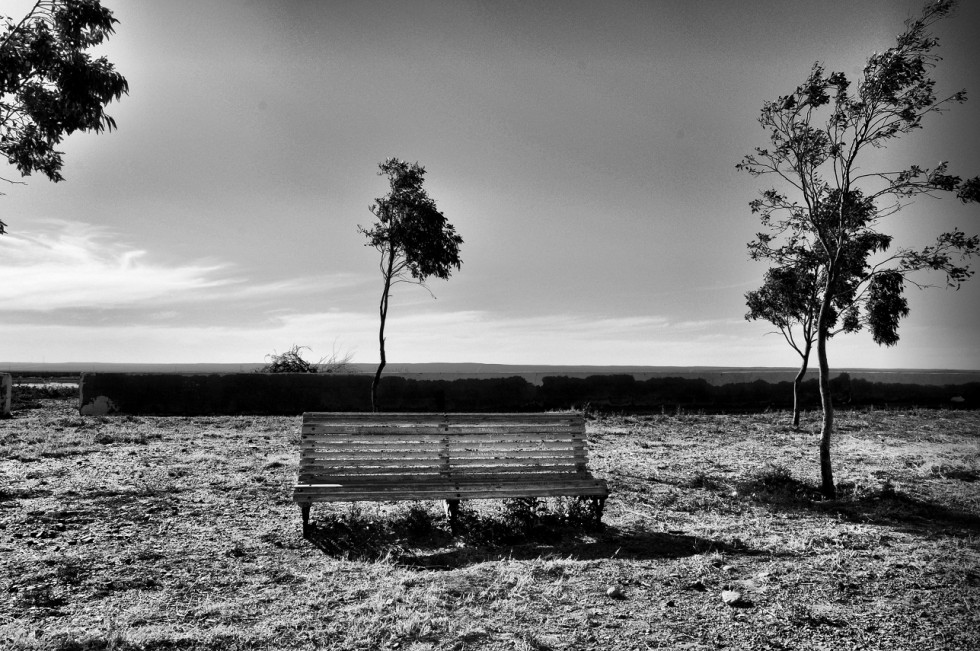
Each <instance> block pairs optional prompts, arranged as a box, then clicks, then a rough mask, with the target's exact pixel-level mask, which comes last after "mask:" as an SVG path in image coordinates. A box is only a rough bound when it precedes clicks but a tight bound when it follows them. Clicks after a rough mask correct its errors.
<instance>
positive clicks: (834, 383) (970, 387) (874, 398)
mask: <svg viewBox="0 0 980 651" xmlns="http://www.w3.org/2000/svg"><path fill="white" fill-rule="evenodd" d="M370 384H371V378H370V377H369V376H365V375H332V374H331V375H322V374H314V373H283V374H256V373H235V374H212V375H173V374H127V373H95V374H85V375H84V376H83V377H82V383H81V391H80V392H81V406H82V407H83V408H84V407H85V406H86V405H94V404H96V403H101V404H111V405H112V406H113V409H115V410H117V411H119V412H123V413H134V414H136V413H139V414H159V415H207V414H285V415H294V414H300V413H302V412H304V411H370ZM15 390H16V389H15ZM831 390H832V393H833V396H834V402H835V404H836V405H837V406H838V407H845V408H846V407H849V406H850V407H861V406H879V407H950V408H966V409H977V408H980V383H977V382H973V383H969V384H957V385H946V386H934V385H918V384H891V383H882V382H870V381H867V380H861V379H852V378H851V377H850V376H848V375H847V374H842V375H840V376H838V377H836V378H834V379H833V380H831ZM801 400H802V406H803V408H804V409H816V408H818V407H819V405H820V395H819V389H818V386H817V381H816V379H811V380H808V381H806V382H804V383H803V386H802V388H801ZM379 404H380V406H381V409H382V410H383V411H389V412H391V411H405V412H506V411H546V410H557V409H584V410H589V411H599V412H629V413H662V412H665V413H674V412H676V411H678V410H681V411H702V412H706V413H711V412H714V413H718V412H752V411H765V410H769V409H790V408H792V383H790V382H779V383H770V382H766V381H764V380H757V381H754V382H745V383H730V384H724V385H720V386H715V385H712V384H709V383H708V382H707V381H706V380H703V379H687V378H672V377H665V378H651V379H647V380H637V379H635V378H634V377H633V376H631V375H594V376H589V377H585V378H569V377H546V378H544V380H543V382H542V384H541V385H540V386H539V385H535V384H532V383H530V382H528V381H527V380H525V379H524V378H521V377H506V378H494V379H457V380H418V379H410V378H403V377H387V378H384V379H383V380H382V382H381V385H380V391H379Z"/></svg>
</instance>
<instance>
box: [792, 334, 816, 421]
mask: <svg viewBox="0 0 980 651" xmlns="http://www.w3.org/2000/svg"><path fill="white" fill-rule="evenodd" d="M812 345H813V344H811V343H810V342H807V344H806V349H805V350H804V351H803V364H801V365H800V372H799V373H797V374H796V377H795V378H794V379H793V427H794V428H799V426H800V385H801V384H803V376H804V375H806V367H807V365H808V364H809V363H810V347H811V346H812Z"/></svg>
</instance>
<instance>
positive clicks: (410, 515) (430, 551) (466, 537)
mask: <svg viewBox="0 0 980 651" xmlns="http://www.w3.org/2000/svg"><path fill="white" fill-rule="evenodd" d="M461 515H462V517H461V521H460V522H459V524H458V527H457V529H456V535H453V533H452V532H451V530H450V527H449V525H448V523H447V522H445V520H443V519H442V518H438V517H436V518H433V517H431V515H430V514H429V513H428V512H426V511H424V510H422V509H416V508H414V507H413V508H410V509H409V510H408V511H407V512H403V513H396V514H391V515H389V516H387V517H382V518H367V517H364V516H363V514H361V513H360V512H359V511H356V510H353V509H352V510H351V511H349V512H347V513H345V514H337V513H330V514H327V515H326V516H325V517H321V518H319V519H318V520H317V521H315V522H313V523H312V524H311V526H310V527H309V529H308V530H307V532H306V534H305V539H306V540H307V541H308V542H310V543H311V544H313V545H314V546H315V547H317V548H318V549H320V550H321V551H322V552H323V553H324V554H327V555H329V556H333V557H338V558H345V559H348V560H361V561H368V562H371V561H378V560H387V561H389V562H393V563H395V564H397V565H401V566H406V567H413V568H418V569H428V570H451V569H455V568H459V567H465V566H469V565H474V564H477V563H482V562H486V561H494V560H502V559H512V560H534V559H540V558H573V559H576V560H597V559H610V558H620V559H636V560H642V559H657V558H659V559H667V558H681V557H686V556H693V555H696V554H704V553H708V552H722V553H729V554H752V553H753V552H752V550H750V549H748V548H746V547H744V546H742V545H733V544H731V543H727V542H723V541H719V540H712V539H709V538H702V537H699V536H691V535H687V534H684V533H680V532H656V531H645V530H642V529H635V528H634V529H620V528H617V527H612V526H603V525H601V524H597V523H596V522H595V521H582V520H578V519H576V518H571V519H569V518H568V517H567V516H563V515H562V514H554V513H548V512H538V513H534V514H530V515H529V514H526V513H525V514H517V515H518V516H520V515H524V516H525V517H514V516H515V514H514V513H513V512H508V511H507V510H506V509H505V510H503V513H501V512H490V513H486V512H483V513H476V512H466V511H464V512H463V513H462V514H461Z"/></svg>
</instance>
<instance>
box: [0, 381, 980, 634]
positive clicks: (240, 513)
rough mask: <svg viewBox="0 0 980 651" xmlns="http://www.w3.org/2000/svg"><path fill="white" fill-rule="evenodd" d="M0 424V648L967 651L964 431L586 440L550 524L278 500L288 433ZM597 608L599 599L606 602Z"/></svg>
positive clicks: (891, 425)
mask: <svg viewBox="0 0 980 651" xmlns="http://www.w3.org/2000/svg"><path fill="white" fill-rule="evenodd" d="M74 407H75V405H74V402H72V401H67V400H41V401H39V402H37V403H36V404H35V405H33V406H32V407H31V408H25V409H22V410H20V411H18V412H17V413H15V417H14V418H12V419H7V420H2V421H0V648H3V649H9V650H11V651H21V650H27V649H52V650H54V649H59V650H96V649H100V650H101V649H118V650H127V651H128V650H135V649H153V650H171V649H214V650H219V649H399V650H422V649H446V650H449V649H453V650H463V649H519V650H545V649H555V650H557V649H616V650H619V649H623V650H625V649H834V650H838V649H888V650H893V649H915V650H916V651H925V650H927V649H977V648H980V624H978V622H980V619H978V613H980V481H978V479H980V413H977V412H968V411H927V410H912V411H853V412H843V413H841V414H839V417H840V418H839V434H838V436H837V439H836V442H835V446H834V455H835V462H836V473H837V478H838V482H839V485H840V487H841V489H842V490H841V497H840V499H839V500H837V501H833V502H827V501H822V500H820V498H819V495H818V493H817V491H816V476H817V463H816V440H817V433H816V432H817V425H816V422H815V421H816V420H817V417H816V415H815V414H812V413H811V414H807V415H806V420H807V421H808V423H807V425H806V426H805V427H804V428H803V429H802V430H800V431H796V430H794V429H792V428H791V427H789V426H788V425H787V424H786V420H787V417H786V414H784V413H769V414H756V415H737V416H731V415H699V414H678V415H664V416H651V417H630V416H623V417H601V418H593V419H590V421H589V424H588V433H589V440H590V443H591V446H592V463H591V466H592V469H593V471H594V473H595V474H596V475H597V476H599V477H603V478H605V479H607V480H608V482H609V485H610V488H611V490H612V495H611V497H610V499H609V501H608V503H607V505H606V515H605V517H604V523H605V526H604V527H603V528H601V529H597V528H595V527H589V526H588V523H586V522H583V521H582V520H581V518H580V517H579V510H578V509H577V508H576V503H575V502H573V501H566V500H553V501H548V502H545V503H542V504H529V503H527V502H523V501H512V502H506V503H504V502H494V501H481V502H473V503H469V504H467V505H465V506H468V507H469V509H471V510H469V511H468V513H467V517H466V519H465V529H464V532H463V533H462V534H461V535H460V536H458V537H457V538H453V537H451V536H450V535H449V533H448V531H447V527H446V526H445V524H444V523H443V520H442V514H441V508H440V506H439V505H438V504H425V503H420V504H417V503H414V504H413V503H396V504H380V505H379V504H360V505H348V504H340V505H315V506H314V507H313V520H314V523H315V524H316V528H315V530H314V531H313V532H312V534H311V536H310V537H309V539H304V538H303V537H302V534H301V530H300V529H301V527H300V517H299V509H298V508H296V506H295V505H294V504H293V503H292V502H291V501H290V490H291V484H292V481H293V477H294V473H295V466H296V461H297V457H298V453H297V443H298V438H299V437H298V427H299V422H300V419H299V418H277V417H209V418H152V417H127V416H116V417H111V418H101V417H81V416H79V415H78V413H77V409H75V408H74ZM609 588H616V589H617V590H616V591H614V593H613V595H612V596H609V595H608V594H607V591H608V589H609Z"/></svg>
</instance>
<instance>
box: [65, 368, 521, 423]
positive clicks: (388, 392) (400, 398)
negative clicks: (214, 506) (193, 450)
mask: <svg viewBox="0 0 980 651" xmlns="http://www.w3.org/2000/svg"><path fill="white" fill-rule="evenodd" d="M371 381H372V377H371V376H367V375H344V374H339V375H331V374H319V373H274V374H266V373H231V374H212V375H194V374H185V375H179V374H137V373H84V374H83V375H82V378H81V382H80V387H79V388H80V394H81V406H80V410H81V413H82V414H85V415H101V414H108V413H115V412H119V413H127V414H145V415H159V416H164V415H166V416H199V415H217V414H253V415H297V414H302V413H303V412H304V411H371ZM534 393H535V392H534V387H533V386H532V385H531V384H529V383H528V382H527V381H526V380H524V379H522V378H518V377H514V378H495V379H487V380H470V379H463V380H452V381H447V380H414V379H412V380H410V379H405V378H402V377H385V378H383V379H382V381H381V384H380V385H379V387H378V402H379V404H380V407H381V409H383V410H384V411H389V412H394V411H415V412H425V411H437V412H441V411H450V412H466V411H473V412H494V411H495V412H503V411H534V410H536V407H537V405H536V404H535V403H534Z"/></svg>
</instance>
